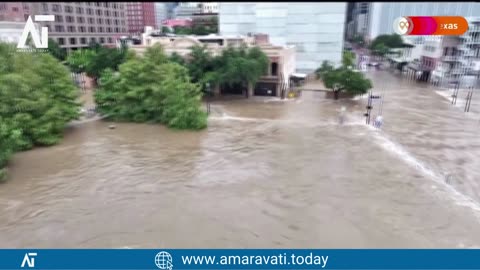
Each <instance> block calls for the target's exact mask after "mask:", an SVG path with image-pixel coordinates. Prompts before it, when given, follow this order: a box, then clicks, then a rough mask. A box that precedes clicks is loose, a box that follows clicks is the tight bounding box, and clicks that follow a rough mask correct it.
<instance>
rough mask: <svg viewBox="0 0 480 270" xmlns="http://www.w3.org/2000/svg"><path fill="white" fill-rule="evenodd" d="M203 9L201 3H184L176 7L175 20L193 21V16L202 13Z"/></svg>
mask: <svg viewBox="0 0 480 270" xmlns="http://www.w3.org/2000/svg"><path fill="white" fill-rule="evenodd" d="M201 12H202V7H201V4H200V3H199V2H183V3H180V4H179V5H178V6H176V7H175V11H174V13H175V19H191V18H192V16H193V14H195V13H201Z"/></svg>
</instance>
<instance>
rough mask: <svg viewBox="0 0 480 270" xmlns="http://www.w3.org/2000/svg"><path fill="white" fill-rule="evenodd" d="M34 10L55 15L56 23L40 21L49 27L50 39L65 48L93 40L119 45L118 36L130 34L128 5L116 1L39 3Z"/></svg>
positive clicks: (36, 3)
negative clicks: (126, 10) (128, 29)
mask: <svg viewBox="0 0 480 270" xmlns="http://www.w3.org/2000/svg"><path fill="white" fill-rule="evenodd" d="M31 5H32V13H34V14H37V15H55V21H54V22H40V24H41V26H44V27H48V35H49V38H53V39H54V40H56V41H57V42H58V44H60V46H61V47H63V48H67V49H77V48H81V47H87V46H88V44H89V43H90V42H92V41H93V42H98V43H100V44H103V45H106V46H112V47H113V46H115V43H116V39H117V38H119V37H121V36H125V35H126V33H127V25H126V17H125V4H124V3H115V2H51V3H50V2H35V3H31Z"/></svg>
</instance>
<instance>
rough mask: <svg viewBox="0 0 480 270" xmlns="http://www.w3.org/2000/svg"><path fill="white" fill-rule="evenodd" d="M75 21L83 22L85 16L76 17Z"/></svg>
mask: <svg viewBox="0 0 480 270" xmlns="http://www.w3.org/2000/svg"><path fill="white" fill-rule="evenodd" d="M77 22H78V23H84V22H85V18H83V17H77Z"/></svg>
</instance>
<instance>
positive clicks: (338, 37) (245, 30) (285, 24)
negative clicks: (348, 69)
mask: <svg viewBox="0 0 480 270" xmlns="http://www.w3.org/2000/svg"><path fill="white" fill-rule="evenodd" d="M346 8H347V5H346V3H313V2H311V3H301V2H298V3H297V2H291V3H240V2H238V3H223V2H222V3H220V4H219V25H220V29H219V30H220V34H222V35H248V34H249V33H265V34H268V35H269V36H270V41H271V43H272V44H273V45H277V46H287V45H288V46H295V47H296V64H297V67H296V69H297V71H298V72H303V73H310V72H313V71H314V70H315V69H316V68H318V67H319V66H320V65H321V63H322V61H324V60H327V61H331V62H333V63H334V64H335V65H339V64H340V63H341V59H342V50H343V37H344V28H345V16H346Z"/></svg>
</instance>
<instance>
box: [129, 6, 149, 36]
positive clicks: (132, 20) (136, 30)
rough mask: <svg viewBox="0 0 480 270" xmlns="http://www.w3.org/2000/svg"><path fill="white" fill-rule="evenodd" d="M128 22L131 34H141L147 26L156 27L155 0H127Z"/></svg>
mask: <svg viewBox="0 0 480 270" xmlns="http://www.w3.org/2000/svg"><path fill="white" fill-rule="evenodd" d="M125 5H126V7H127V24H128V32H129V33H130V34H137V35H138V34H141V33H143V31H144V30H145V26H152V27H156V20H155V3H154V2H126V3H125Z"/></svg>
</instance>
